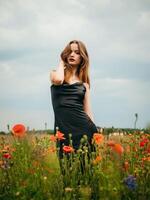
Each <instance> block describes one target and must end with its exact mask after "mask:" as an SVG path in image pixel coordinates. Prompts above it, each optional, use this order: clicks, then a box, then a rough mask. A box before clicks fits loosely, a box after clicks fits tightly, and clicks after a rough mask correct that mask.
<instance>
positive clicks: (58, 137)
mask: <svg viewBox="0 0 150 200" xmlns="http://www.w3.org/2000/svg"><path fill="white" fill-rule="evenodd" d="M56 138H57V139H58V140H64V139H65V138H64V134H63V133H62V132H60V131H57V132H56Z"/></svg>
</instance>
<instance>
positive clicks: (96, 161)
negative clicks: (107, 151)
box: [93, 156, 102, 164]
mask: <svg viewBox="0 0 150 200" xmlns="http://www.w3.org/2000/svg"><path fill="white" fill-rule="evenodd" d="M101 160H102V157H101V156H97V157H96V158H95V160H93V164H98V163H99V162H100V161H101Z"/></svg>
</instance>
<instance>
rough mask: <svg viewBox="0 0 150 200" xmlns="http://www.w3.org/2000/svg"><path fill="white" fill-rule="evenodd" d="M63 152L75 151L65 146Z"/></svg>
mask: <svg viewBox="0 0 150 200" xmlns="http://www.w3.org/2000/svg"><path fill="white" fill-rule="evenodd" d="M63 151H64V152H65V153H72V152H73V151H74V149H73V148H72V147H70V146H64V147H63Z"/></svg>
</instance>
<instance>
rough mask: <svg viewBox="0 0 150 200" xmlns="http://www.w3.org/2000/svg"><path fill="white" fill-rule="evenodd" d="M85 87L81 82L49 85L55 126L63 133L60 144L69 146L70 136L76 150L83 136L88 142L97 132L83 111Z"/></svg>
mask: <svg viewBox="0 0 150 200" xmlns="http://www.w3.org/2000/svg"><path fill="white" fill-rule="evenodd" d="M85 92H86V87H85V85H84V84H83V83H82V82H76V83H73V84H68V83H66V82H64V83H63V84H62V85H54V84H52V85H51V99H52V105H53V110H54V117H55V124H54V132H55V133H56V127H58V130H59V131H61V132H62V133H64V137H65V138H66V139H65V140H63V141H61V144H60V151H62V149H61V148H62V144H63V143H64V145H68V144H69V134H72V141H73V147H74V148H75V149H78V147H79V144H80V140H81V138H82V137H83V135H87V136H88V140H89V141H91V138H92V136H93V134H94V133H96V132H98V130H97V128H96V125H95V124H94V122H93V121H92V120H91V119H90V117H89V116H88V115H87V114H86V113H85V111H84V109H83V100H84V95H85Z"/></svg>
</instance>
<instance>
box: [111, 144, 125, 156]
mask: <svg viewBox="0 0 150 200" xmlns="http://www.w3.org/2000/svg"><path fill="white" fill-rule="evenodd" d="M113 150H114V151H115V152H116V153H118V154H122V153H123V152H124V149H123V147H122V146H121V144H115V145H114V147H113Z"/></svg>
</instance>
